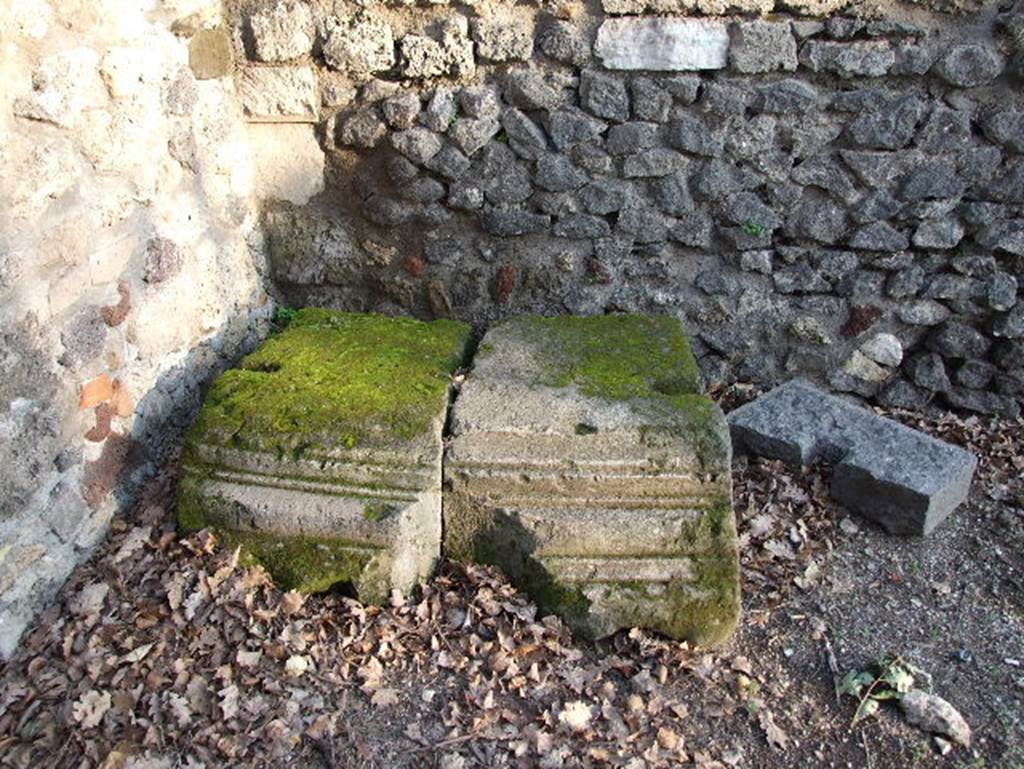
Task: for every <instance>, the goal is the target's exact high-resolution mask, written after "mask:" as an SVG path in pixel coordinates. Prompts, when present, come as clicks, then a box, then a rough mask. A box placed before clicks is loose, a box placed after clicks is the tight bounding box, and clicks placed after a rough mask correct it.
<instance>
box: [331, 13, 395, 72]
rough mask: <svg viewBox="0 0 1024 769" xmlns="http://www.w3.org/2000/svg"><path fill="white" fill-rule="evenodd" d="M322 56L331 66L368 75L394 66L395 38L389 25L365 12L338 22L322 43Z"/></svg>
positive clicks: (343, 70)
mask: <svg viewBox="0 0 1024 769" xmlns="http://www.w3.org/2000/svg"><path fill="white" fill-rule="evenodd" d="M323 52H324V59H325V60H326V61H327V64H328V65H329V66H331V67H333V68H334V69H337V70H340V71H342V72H347V73H348V74H350V75H353V76H355V77H368V76H369V75H372V74H373V73H374V72H382V71H384V70H387V69H391V68H392V67H393V66H395V40H394V37H393V36H392V33H391V27H390V26H388V24H387V23H386V22H384V21H382V20H380V19H376V18H373V17H371V16H369V15H364V16H358V17H355V18H352V19H350V20H348V21H347V22H344V23H341V24H339V25H338V26H337V27H335V28H334V29H333V30H332V31H331V32H330V34H329V35H328V37H327V40H326V42H325V43H324V48H323Z"/></svg>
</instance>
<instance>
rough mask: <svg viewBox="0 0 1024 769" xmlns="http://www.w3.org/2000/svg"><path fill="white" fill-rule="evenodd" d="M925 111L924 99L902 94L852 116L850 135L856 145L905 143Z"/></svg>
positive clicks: (889, 146) (896, 146)
mask: <svg viewBox="0 0 1024 769" xmlns="http://www.w3.org/2000/svg"><path fill="white" fill-rule="evenodd" d="M924 113H925V105H924V102H922V101H921V100H920V99H918V98H917V97H916V96H906V97H902V98H900V99H897V100H896V101H894V102H892V103H891V104H887V105H886V106H884V107H882V108H881V109H879V110H877V111H874V112H869V113H866V114H864V115H861V116H860V117H858V118H857V119H856V120H854V121H853V122H852V123H851V124H850V126H849V128H848V131H849V134H850V138H851V139H853V141H854V143H855V144H856V145H857V146H860V147H868V148H872V149H888V150H895V149H899V148H901V147H905V146H906V145H907V144H908V143H909V142H910V140H911V139H913V138H914V131H915V130H916V129H917V124H918V122H919V121H920V120H921V118H922V117H924Z"/></svg>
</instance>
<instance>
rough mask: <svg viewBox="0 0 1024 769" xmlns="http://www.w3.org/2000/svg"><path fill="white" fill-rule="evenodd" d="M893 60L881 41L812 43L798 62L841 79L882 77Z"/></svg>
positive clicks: (801, 54)
mask: <svg viewBox="0 0 1024 769" xmlns="http://www.w3.org/2000/svg"><path fill="white" fill-rule="evenodd" d="M895 61H896V56H895V54H894V53H893V52H892V48H890V46H889V44H888V43H887V42H884V41H871V42H858V43H833V42H829V41H824V40H811V41H809V42H807V43H804V45H803V47H802V48H801V49H800V63H801V64H803V65H804V66H805V67H807V68H808V69H810V70H811V71H812V72H832V73H834V74H836V75H839V76H840V77H849V78H852V77H881V76H882V75H884V74H886V73H887V72H888V71H889V70H890V69H891V68H892V66H893V64H894V63H895Z"/></svg>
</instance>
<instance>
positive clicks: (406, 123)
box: [380, 93, 420, 131]
mask: <svg viewBox="0 0 1024 769" xmlns="http://www.w3.org/2000/svg"><path fill="white" fill-rule="evenodd" d="M380 108H381V112H383V113H384V119H385V120H386V121H387V122H388V125H389V126H391V127H392V128H394V129H396V130H399V131H401V130H403V129H406V128H411V127H412V125H413V124H414V123H415V122H416V118H417V117H419V114H420V98H419V97H418V96H417V95H416V94H414V93H404V94H398V95H396V96H392V97H390V98H387V99H384V101H382V102H381V103H380Z"/></svg>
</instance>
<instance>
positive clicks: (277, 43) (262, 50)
mask: <svg viewBox="0 0 1024 769" xmlns="http://www.w3.org/2000/svg"><path fill="white" fill-rule="evenodd" d="M249 28H250V29H251V30H252V38H253V48H254V49H255V53H256V58H257V59H259V60H260V61H268V62H280V61H291V60H292V59H297V58H299V57H300V56H306V55H308V54H309V53H311V52H312V50H313V14H312V13H310V10H309V6H308V5H306V4H305V3H301V2H295V0H291V1H290V2H287V1H286V0H278V2H276V3H274V4H273V5H268V6H265V7H263V8H260V9H259V10H257V11H256V12H255V13H254V14H253V15H252V16H250V17H249Z"/></svg>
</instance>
